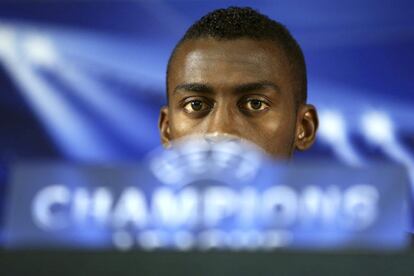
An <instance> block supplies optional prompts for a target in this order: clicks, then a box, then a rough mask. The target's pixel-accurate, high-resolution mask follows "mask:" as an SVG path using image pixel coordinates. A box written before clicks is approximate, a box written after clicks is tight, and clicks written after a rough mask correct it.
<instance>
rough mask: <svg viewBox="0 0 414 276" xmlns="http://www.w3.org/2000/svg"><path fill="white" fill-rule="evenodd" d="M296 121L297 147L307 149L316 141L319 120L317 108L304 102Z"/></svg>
mask: <svg viewBox="0 0 414 276" xmlns="http://www.w3.org/2000/svg"><path fill="white" fill-rule="evenodd" d="M297 114H298V115H297V121H296V137H295V147H296V149H298V150H301V151H303V150H307V149H308V148H310V146H312V144H313V143H314V142H315V138H316V131H317V129H318V125H319V121H318V114H317V112H316V108H315V107H314V106H313V105H309V104H304V105H301V106H300V107H299V110H298V113H297Z"/></svg>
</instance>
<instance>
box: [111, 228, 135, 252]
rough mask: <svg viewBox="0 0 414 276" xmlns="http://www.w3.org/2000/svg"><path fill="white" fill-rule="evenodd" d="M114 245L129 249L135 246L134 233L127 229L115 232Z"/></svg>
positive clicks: (120, 248) (121, 248)
mask: <svg viewBox="0 0 414 276" xmlns="http://www.w3.org/2000/svg"><path fill="white" fill-rule="evenodd" d="M112 240H113V243H114V246H115V247H116V248H117V249H119V250H123V251H124V250H129V249H131V248H132V247H133V246H134V239H133V237H132V235H131V234H130V233H128V232H126V231H117V232H115V233H114V234H113V236H112Z"/></svg>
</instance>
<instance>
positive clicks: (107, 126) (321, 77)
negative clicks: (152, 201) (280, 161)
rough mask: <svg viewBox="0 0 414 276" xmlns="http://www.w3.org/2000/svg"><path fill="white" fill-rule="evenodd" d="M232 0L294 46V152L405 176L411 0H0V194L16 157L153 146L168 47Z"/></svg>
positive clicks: (118, 153)
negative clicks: (310, 128)
mask: <svg viewBox="0 0 414 276" xmlns="http://www.w3.org/2000/svg"><path fill="white" fill-rule="evenodd" d="M230 5H238V6H252V7H254V8H256V9H258V10H259V11H261V12H263V13H265V14H267V15H269V16H270V17H272V18H274V19H276V20H278V21H280V22H282V23H283V24H285V25H286V26H287V27H288V28H289V29H290V30H291V32H292V34H293V35H294V36H295V38H297V40H298V42H299V43H300V45H301V46H302V48H303V50H304V53H305V57H306V62H307V66H308V81H309V102H310V103H313V104H315V105H316V106H317V108H318V111H319V118H320V129H319V133H318V139H317V142H316V144H315V145H314V146H313V148H312V149H311V150H310V151H308V152H306V153H301V154H297V155H296V159H312V160H313V159H315V158H324V159H329V160H335V161H338V162H341V163H343V164H347V165H364V164H367V163H369V162H371V161H373V160H376V161H378V160H383V161H384V160H385V161H390V162H396V163H402V164H404V165H405V166H406V167H407V168H408V169H409V172H410V175H411V178H412V179H414V176H413V175H414V120H413V119H414V96H413V91H414V82H413V74H414V68H413V64H414V52H413V49H414V3H413V2H412V1H374V0H367V1H357V0H351V1H321V0H318V1H283V2H282V1H189V0H181V1H120V2H118V1H16V2H15V1H3V2H1V3H0V125H1V135H0V162H1V170H0V176H1V182H0V189H1V195H2V197H0V203H2V206H3V207H4V195H5V191H6V182H7V171H8V167H9V166H10V164H13V163H14V162H16V161H19V160H28V159H29V160H38V159H48V160H51V159H53V160H66V161H74V162H115V161H120V160H122V161H125V160H137V159H141V158H142V157H144V156H145V155H146V153H147V152H149V151H150V150H152V149H153V148H155V147H157V146H158V145H159V136H158V130H157V118H158V111H159V108H160V107H161V106H162V105H163V104H165V68H166V63H167V59H168V57H169V54H170V52H171V49H172V48H173V47H174V45H175V43H176V42H177V40H178V39H179V38H180V37H181V36H182V35H183V33H184V31H185V30H186V28H188V27H189V26H190V25H191V24H192V23H193V22H194V21H195V20H196V19H198V18H199V17H200V16H202V15H204V14H205V13H206V12H208V11H210V10H213V9H215V8H219V7H227V6H230ZM413 181H414V180H412V183H414V182H413ZM1 237H2V236H1Z"/></svg>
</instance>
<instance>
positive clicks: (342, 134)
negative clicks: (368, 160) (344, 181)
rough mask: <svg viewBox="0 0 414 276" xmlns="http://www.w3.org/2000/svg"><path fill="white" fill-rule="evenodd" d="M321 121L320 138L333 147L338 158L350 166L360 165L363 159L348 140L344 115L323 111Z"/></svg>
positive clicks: (320, 115)
mask: <svg viewBox="0 0 414 276" xmlns="http://www.w3.org/2000/svg"><path fill="white" fill-rule="evenodd" d="M319 121H320V127H319V130H318V133H319V136H320V137H321V139H322V140H325V141H326V142H327V143H328V144H329V145H330V146H331V147H332V150H333V151H334V152H335V154H336V155H337V156H338V158H340V159H341V160H342V161H344V162H346V163H347V164H350V165H360V164H361V163H362V161H361V158H360V157H359V155H358V154H357V153H356V151H355V150H354V148H353V147H352V145H351V144H350V142H349V140H348V137H347V133H346V124H345V120H344V118H343V116H342V114H341V113H339V112H337V111H335V110H329V109H328V110H323V111H321V112H320V114H319Z"/></svg>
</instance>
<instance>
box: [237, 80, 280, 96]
mask: <svg viewBox="0 0 414 276" xmlns="http://www.w3.org/2000/svg"><path fill="white" fill-rule="evenodd" d="M266 88H271V89H272V90H274V91H275V92H277V93H279V92H280V89H279V86H277V85H276V84H275V83H273V82H271V81H259V82H252V83H246V84H241V85H238V86H237V87H236V88H235V91H236V92H237V93H248V92H253V91H258V90H264V89H266Z"/></svg>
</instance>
